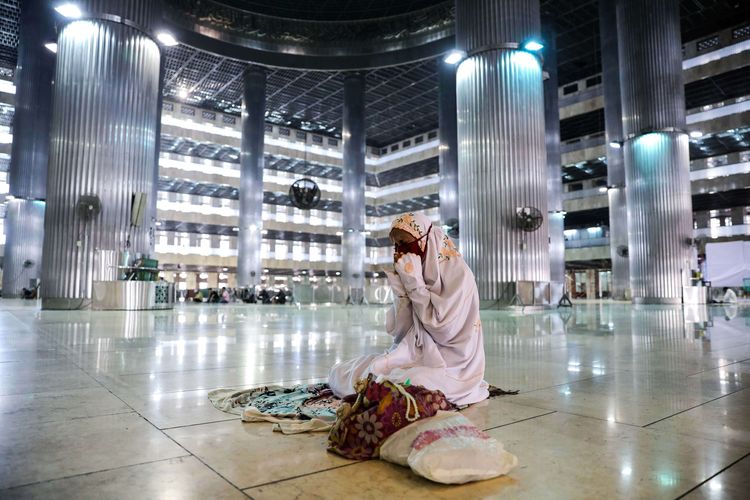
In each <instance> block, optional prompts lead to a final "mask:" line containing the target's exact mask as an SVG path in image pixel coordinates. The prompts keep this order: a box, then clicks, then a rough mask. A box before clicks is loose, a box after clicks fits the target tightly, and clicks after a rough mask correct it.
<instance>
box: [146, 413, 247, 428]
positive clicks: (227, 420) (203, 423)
mask: <svg viewBox="0 0 750 500" xmlns="http://www.w3.org/2000/svg"><path fill="white" fill-rule="evenodd" d="M233 417H234V418H225V419H222V420H211V421H209V422H196V423H194V424H185V425H173V426H172V427H160V428H159V430H162V431H171V430H174V429H184V428H186V427H197V426H199V425H210V424H221V423H224V422H231V421H233V420H237V421H241V420H242V417H241V416H240V415H233Z"/></svg>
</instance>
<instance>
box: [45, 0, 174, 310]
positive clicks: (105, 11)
mask: <svg viewBox="0 0 750 500" xmlns="http://www.w3.org/2000/svg"><path fill="white" fill-rule="evenodd" d="M79 5H80V6H81V9H82V11H83V14H84V15H83V18H82V19H79V20H75V21H71V22H69V23H68V24H66V25H65V26H63V27H62V29H61V31H60V34H59V38H58V42H57V45H58V52H57V62H58V63H57V68H56V73H55V86H54V106H53V119H52V128H51V132H50V135H51V141H50V162H49V172H48V177H47V213H46V216H45V240H44V260H43V263H44V266H43V279H42V282H43V288H42V299H43V302H42V305H43V307H44V308H48V309H77V308H85V307H87V306H88V305H89V302H90V298H91V291H92V283H93V282H94V281H97V280H109V279H113V278H115V277H116V276H117V273H116V271H115V266H116V265H117V264H118V261H119V254H120V253H121V252H125V251H128V252H130V253H131V254H139V253H148V252H149V249H150V246H151V243H150V241H149V240H150V235H152V234H153V228H152V227H150V226H151V221H152V220H153V216H152V214H151V213H150V212H151V207H153V205H152V204H151V203H150V202H148V200H147V203H145V213H144V214H143V217H142V219H141V220H140V221H138V220H135V222H136V223H135V224H133V218H132V215H133V199H134V196H136V195H141V194H145V195H146V196H148V195H149V194H150V193H152V191H153V182H154V178H155V177H154V169H155V168H156V161H155V160H156V151H155V149H156V144H157V140H156V131H157V124H158V121H159V114H160V111H161V110H159V109H158V104H159V68H160V59H161V53H160V49H159V47H158V46H157V44H156V43H155V42H154V40H153V39H152V38H151V37H150V36H149V35H147V34H146V33H148V32H149V30H150V29H151V25H150V23H151V22H152V21H153V20H155V19H158V18H159V16H160V13H159V12H158V11H157V9H158V3H157V2H153V1H149V0H109V1H102V0H90V1H88V2H81V3H80V4H79ZM82 196H97V197H98V198H99V200H100V203H101V211H100V213H99V214H98V215H94V216H92V217H86V216H84V215H82V213H83V212H84V211H83V210H80V209H79V210H77V209H76V206H77V205H79V202H80V201H81V197H82ZM88 205H89V206H94V205H95V204H92V203H89V204H88ZM83 208H84V209H85V207H83Z"/></svg>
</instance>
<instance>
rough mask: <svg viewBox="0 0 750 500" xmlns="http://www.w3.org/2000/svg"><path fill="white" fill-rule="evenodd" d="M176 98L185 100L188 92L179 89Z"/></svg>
mask: <svg viewBox="0 0 750 500" xmlns="http://www.w3.org/2000/svg"><path fill="white" fill-rule="evenodd" d="M177 96H178V97H179V98H180V99H187V96H188V91H187V90H186V89H180V90H179V92H177Z"/></svg>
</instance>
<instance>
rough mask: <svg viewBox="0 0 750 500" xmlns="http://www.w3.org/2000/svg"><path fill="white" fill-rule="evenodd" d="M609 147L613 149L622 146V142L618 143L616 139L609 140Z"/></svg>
mask: <svg viewBox="0 0 750 500" xmlns="http://www.w3.org/2000/svg"><path fill="white" fill-rule="evenodd" d="M609 147H610V148H614V149H620V148H621V147H622V144H620V143H619V142H617V141H610V142H609Z"/></svg>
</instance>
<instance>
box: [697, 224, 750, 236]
mask: <svg viewBox="0 0 750 500" xmlns="http://www.w3.org/2000/svg"><path fill="white" fill-rule="evenodd" d="M693 235H694V237H695V238H697V237H699V236H708V237H710V238H726V237H728V236H750V225H747V224H737V225H733V226H719V227H702V228H700V229H694V230H693Z"/></svg>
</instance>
